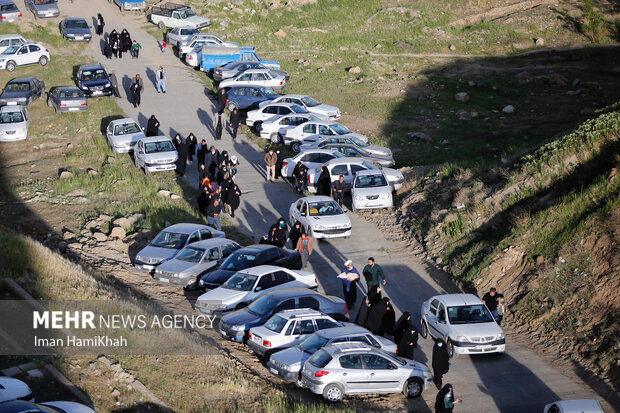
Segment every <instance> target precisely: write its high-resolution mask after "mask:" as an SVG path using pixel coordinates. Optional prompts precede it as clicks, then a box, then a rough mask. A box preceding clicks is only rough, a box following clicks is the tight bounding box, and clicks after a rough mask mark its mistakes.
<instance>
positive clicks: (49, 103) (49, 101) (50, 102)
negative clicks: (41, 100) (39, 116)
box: [47, 98, 54, 108]
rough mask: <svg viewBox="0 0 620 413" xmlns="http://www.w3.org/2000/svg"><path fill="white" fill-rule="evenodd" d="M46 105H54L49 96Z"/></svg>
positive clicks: (51, 106)
mask: <svg viewBox="0 0 620 413" xmlns="http://www.w3.org/2000/svg"><path fill="white" fill-rule="evenodd" d="M47 106H49V107H50V108H53V107H54V105H53V104H52V101H51V100H50V99H49V98H47Z"/></svg>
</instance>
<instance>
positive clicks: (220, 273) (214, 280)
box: [202, 269, 236, 285]
mask: <svg viewBox="0 0 620 413" xmlns="http://www.w3.org/2000/svg"><path fill="white" fill-rule="evenodd" d="M235 272H236V271H234V270H223V269H217V270H215V271H211V272H210V273H208V274H207V275H205V276H204V277H203V278H202V279H203V280H205V282H207V283H209V284H219V285H221V284H224V283H225V282H226V280H228V279H229V278H230V276H231V275H233V274H234V273H235Z"/></svg>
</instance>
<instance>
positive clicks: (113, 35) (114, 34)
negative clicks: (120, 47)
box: [108, 29, 118, 46]
mask: <svg viewBox="0 0 620 413" xmlns="http://www.w3.org/2000/svg"><path fill="white" fill-rule="evenodd" d="M117 40H118V32H117V31H116V29H112V31H111V32H110V34H109V35H108V43H110V46H111V45H112V44H113V43H114V42H115V41H117Z"/></svg>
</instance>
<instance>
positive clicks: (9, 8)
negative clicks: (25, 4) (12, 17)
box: [0, 3, 19, 12]
mask: <svg viewBox="0 0 620 413" xmlns="http://www.w3.org/2000/svg"><path fill="white" fill-rule="evenodd" d="M0 11H2V12H6V11H19V10H18V8H17V6H16V5H15V4H13V3H9V4H3V5H1V6H0Z"/></svg>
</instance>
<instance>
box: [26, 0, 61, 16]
mask: <svg viewBox="0 0 620 413" xmlns="http://www.w3.org/2000/svg"><path fill="white" fill-rule="evenodd" d="M24 4H26V7H27V8H28V9H29V10H30V11H31V12H32V14H34V17H35V18H36V19H41V18H44V17H58V16H59V15H60V10H58V1H57V0H24Z"/></svg>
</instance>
